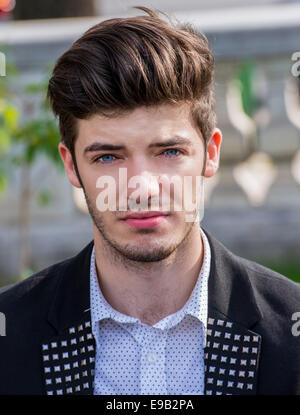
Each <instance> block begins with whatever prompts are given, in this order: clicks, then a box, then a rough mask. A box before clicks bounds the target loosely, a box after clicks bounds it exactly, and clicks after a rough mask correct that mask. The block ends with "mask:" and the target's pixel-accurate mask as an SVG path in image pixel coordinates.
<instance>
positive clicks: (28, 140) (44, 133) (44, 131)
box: [0, 60, 63, 191]
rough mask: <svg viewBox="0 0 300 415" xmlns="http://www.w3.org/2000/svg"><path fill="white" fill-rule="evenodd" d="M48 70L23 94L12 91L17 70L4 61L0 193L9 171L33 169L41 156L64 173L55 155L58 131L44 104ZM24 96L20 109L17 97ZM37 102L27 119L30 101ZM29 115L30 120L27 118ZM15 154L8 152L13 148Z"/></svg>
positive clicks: (0, 88) (0, 90) (0, 99)
mask: <svg viewBox="0 0 300 415" xmlns="http://www.w3.org/2000/svg"><path fill="white" fill-rule="evenodd" d="M49 69H50V68H48V71H45V74H44V77H43V79H42V81H40V82H37V83H34V84H32V83H30V84H27V85H25V86H24V89H23V91H20V90H18V91H17V93H16V92H15V91H14V90H13V83H14V81H15V80H16V79H17V78H18V77H19V76H20V74H19V70H18V69H17V67H16V66H14V65H13V64H12V63H11V62H9V60H7V68H6V74H7V75H6V76H5V77H1V78H0V166H1V167H0V191H1V190H2V191H3V190H5V188H6V187H7V180H8V175H9V171H10V169H11V168H12V167H14V166H20V165H32V164H33V163H34V162H35V161H36V159H37V158H38V156H39V155H41V154H43V155H45V156H46V157H47V158H48V159H50V160H51V161H52V162H53V163H54V164H55V165H56V166H57V167H58V168H61V169H62V170H63V164H62V162H61V159H60V156H59V153H58V143H59V141H60V135H59V131H58V128H57V125H56V122H55V119H54V117H53V114H52V112H51V110H50V107H49V103H48V102H47V100H46V92H47V85H48V80H49V76H50V74H49ZM18 95H23V96H25V97H26V100H27V111H28V113H29V114H26V105H25V108H23V112H25V114H23V116H22V109H21V108H20V104H19V102H20V101H19V100H18V101H17V102H16V97H17V96H18ZM34 98H36V99H39V100H40V106H39V113H38V115H37V116H35V117H34V118H33V117H31V116H30V104H28V102H29V103H30V99H32V102H34ZM26 115H29V116H26ZM13 146H14V147H15V148H14V153H13V154H12V152H11V151H10V150H11V149H12V147H13Z"/></svg>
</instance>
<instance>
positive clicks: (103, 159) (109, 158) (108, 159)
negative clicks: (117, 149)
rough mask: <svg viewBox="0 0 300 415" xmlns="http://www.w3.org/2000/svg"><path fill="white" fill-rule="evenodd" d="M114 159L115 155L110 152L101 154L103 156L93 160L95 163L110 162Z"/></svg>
mask: <svg viewBox="0 0 300 415" xmlns="http://www.w3.org/2000/svg"><path fill="white" fill-rule="evenodd" d="M114 160H115V156H113V155H112V154H103V156H100V157H97V158H96V159H95V160H94V161H95V163H99V162H101V163H111V162H112V161H114Z"/></svg>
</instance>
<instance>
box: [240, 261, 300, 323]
mask: <svg viewBox="0 0 300 415" xmlns="http://www.w3.org/2000/svg"><path fill="white" fill-rule="evenodd" d="M235 258H236V260H237V262H238V264H239V267H241V268H242V269H243V271H244V272H246V273H247V276H248V278H249V281H250V283H251V286H252V288H253V291H254V294H255V297H256V300H257V302H258V304H259V305H260V306H261V307H263V308H264V307H266V305H267V304H268V306H269V308H273V309H274V308H276V311H277V313H280V312H282V313H284V314H285V313H288V315H289V316H290V313H291V312H295V311H300V284H299V283H296V282H294V281H292V280H291V279H289V278H287V277H286V276H284V275H282V274H280V273H278V272H276V271H273V270H272V269H270V268H267V267H265V266H263V265H261V264H259V263H257V262H254V261H251V260H248V259H246V258H242V257H240V256H237V255H235Z"/></svg>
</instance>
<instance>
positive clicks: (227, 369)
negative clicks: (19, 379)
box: [204, 317, 261, 395]
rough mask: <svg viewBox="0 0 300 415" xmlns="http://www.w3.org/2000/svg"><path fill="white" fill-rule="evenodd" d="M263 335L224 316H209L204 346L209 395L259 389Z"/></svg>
mask: <svg viewBox="0 0 300 415" xmlns="http://www.w3.org/2000/svg"><path fill="white" fill-rule="evenodd" d="M260 344H261V336H260V335H258V334H256V333H254V332H252V331H250V330H247V329H245V328H243V327H240V326H238V325H237V324H236V323H234V322H232V321H229V320H227V319H226V320H224V319H220V318H213V317H209V318H208V325H207V341H206V347H205V349H204V360H205V394H206V395H241V394H242V395H253V394H255V392H256V381H257V369H258V361H259V353H260Z"/></svg>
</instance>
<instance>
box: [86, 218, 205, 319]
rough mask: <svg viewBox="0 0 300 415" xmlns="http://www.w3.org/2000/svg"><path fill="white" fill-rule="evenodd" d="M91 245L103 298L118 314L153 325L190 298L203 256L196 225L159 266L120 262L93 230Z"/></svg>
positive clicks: (129, 261)
mask: <svg viewBox="0 0 300 415" xmlns="http://www.w3.org/2000/svg"><path fill="white" fill-rule="evenodd" d="M94 241H95V260H96V270H97V275H98V281H99V285H100V288H101V291H102V294H103V296H104V297H105V299H106V301H107V302H108V303H109V304H110V305H111V306H112V307H113V308H114V309H116V310H117V311H119V312H120V313H123V314H126V315H129V316H132V317H135V318H138V319H139V320H140V321H141V322H143V323H145V324H148V325H153V324H155V323H156V322H158V321H159V320H161V319H162V318H164V317H166V316H168V315H170V314H173V313H175V312H176V311H178V310H180V309H181V308H182V307H183V306H184V304H185V303H186V301H187V300H188V298H189V297H190V295H191V293H192V290H193V288H194V286H195V284H196V282H197V278H198V275H199V272H200V269H201V266H202V262H203V255H204V248H203V241H202V237H201V233H200V229H199V224H198V223H195V225H194V226H193V228H192V230H191V232H190V233H189V235H188V236H187V237H186V238H185V240H184V241H183V243H182V244H180V245H179V247H178V248H177V249H175V251H174V252H173V253H172V254H171V255H170V256H169V257H168V258H166V259H164V260H162V261H158V262H152V263H149V262H147V263H145V262H136V261H131V260H127V259H126V260H125V259H124V258H123V257H122V258H121V257H120V254H118V253H116V252H115V251H114V250H113V248H112V247H110V246H108V244H107V243H106V242H105V241H104V240H103V238H102V237H101V235H100V234H99V232H98V230H97V229H94Z"/></svg>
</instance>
